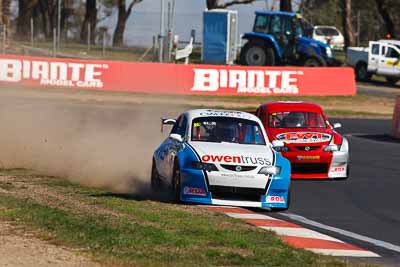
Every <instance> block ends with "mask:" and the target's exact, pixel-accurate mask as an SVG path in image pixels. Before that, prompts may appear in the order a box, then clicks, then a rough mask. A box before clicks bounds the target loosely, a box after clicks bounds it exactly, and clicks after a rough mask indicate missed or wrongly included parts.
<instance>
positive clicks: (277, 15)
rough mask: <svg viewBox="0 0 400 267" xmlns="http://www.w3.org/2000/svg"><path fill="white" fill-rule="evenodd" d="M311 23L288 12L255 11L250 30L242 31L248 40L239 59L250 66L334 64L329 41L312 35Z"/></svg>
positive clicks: (244, 37)
mask: <svg viewBox="0 0 400 267" xmlns="http://www.w3.org/2000/svg"><path fill="white" fill-rule="evenodd" d="M312 32H313V27H312V25H311V24H309V23H308V22H307V21H306V20H304V19H303V18H302V17H301V16H300V15H298V14H296V13H291V12H277V11H257V12H256V17H255V21H254V26H253V31H252V32H249V33H246V34H244V36H243V39H245V40H247V43H246V44H245V45H244V47H243V48H242V50H241V53H240V63H241V64H242V65H250V66H276V65H287V64H292V65H299V66H310V67H311V66H326V65H335V64H336V63H337V62H336V61H335V59H334V53H333V50H332V49H331V48H330V46H329V45H327V44H324V43H322V42H319V41H316V40H314V39H311V36H312Z"/></svg>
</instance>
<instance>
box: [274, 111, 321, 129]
mask: <svg viewBox="0 0 400 267" xmlns="http://www.w3.org/2000/svg"><path fill="white" fill-rule="evenodd" d="M268 125H269V128H326V123H325V120H324V117H323V116H322V114H321V113H317V112H303V111H290V112H289V111H285V112H273V113H270V114H269V115H268Z"/></svg>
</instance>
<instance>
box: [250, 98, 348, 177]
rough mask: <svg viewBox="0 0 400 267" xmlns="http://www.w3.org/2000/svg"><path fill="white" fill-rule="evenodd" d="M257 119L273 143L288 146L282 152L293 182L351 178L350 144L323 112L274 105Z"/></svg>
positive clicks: (303, 105) (262, 108) (263, 109)
mask: <svg viewBox="0 0 400 267" xmlns="http://www.w3.org/2000/svg"><path fill="white" fill-rule="evenodd" d="M256 115H257V116H258V117H259V118H260V119H261V121H262V123H263V124H264V127H265V130H266V132H267V135H268V137H269V139H270V141H271V142H272V141H273V140H280V141H283V142H284V143H285V147H283V148H282V149H281V152H282V154H283V156H284V157H286V158H287V159H288V160H289V161H290V162H291V167H292V175H291V178H293V179H296V178H300V179H308V178H312V179H326V178H347V177H348V175H349V143H348V141H347V139H346V138H345V137H343V136H341V135H340V134H339V133H338V132H336V131H335V130H334V129H335V128H340V127H341V124H340V123H334V124H333V125H331V124H330V123H329V121H328V118H327V117H326V115H325V113H324V111H323V110H322V108H321V107H320V106H318V105H316V104H313V103H307V102H270V103H266V104H263V105H261V106H260V107H259V108H258V109H257V111H256Z"/></svg>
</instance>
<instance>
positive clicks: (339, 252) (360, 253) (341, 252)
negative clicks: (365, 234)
mask: <svg viewBox="0 0 400 267" xmlns="http://www.w3.org/2000/svg"><path fill="white" fill-rule="evenodd" d="M305 250H309V251H312V252H314V253H318V254H323V255H330V256H338V257H376V258H378V257H380V256H379V255H378V254H376V253H373V252H371V251H367V250H348V249H324V248H306V249H305Z"/></svg>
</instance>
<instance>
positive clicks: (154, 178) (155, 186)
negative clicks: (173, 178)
mask: <svg viewBox="0 0 400 267" xmlns="http://www.w3.org/2000/svg"><path fill="white" fill-rule="evenodd" d="M161 187H162V184H161V180H160V176H159V175H158V171H157V167H156V163H155V160H154V159H153V164H152V165H151V190H152V191H153V192H154V193H158V192H160V190H161Z"/></svg>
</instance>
